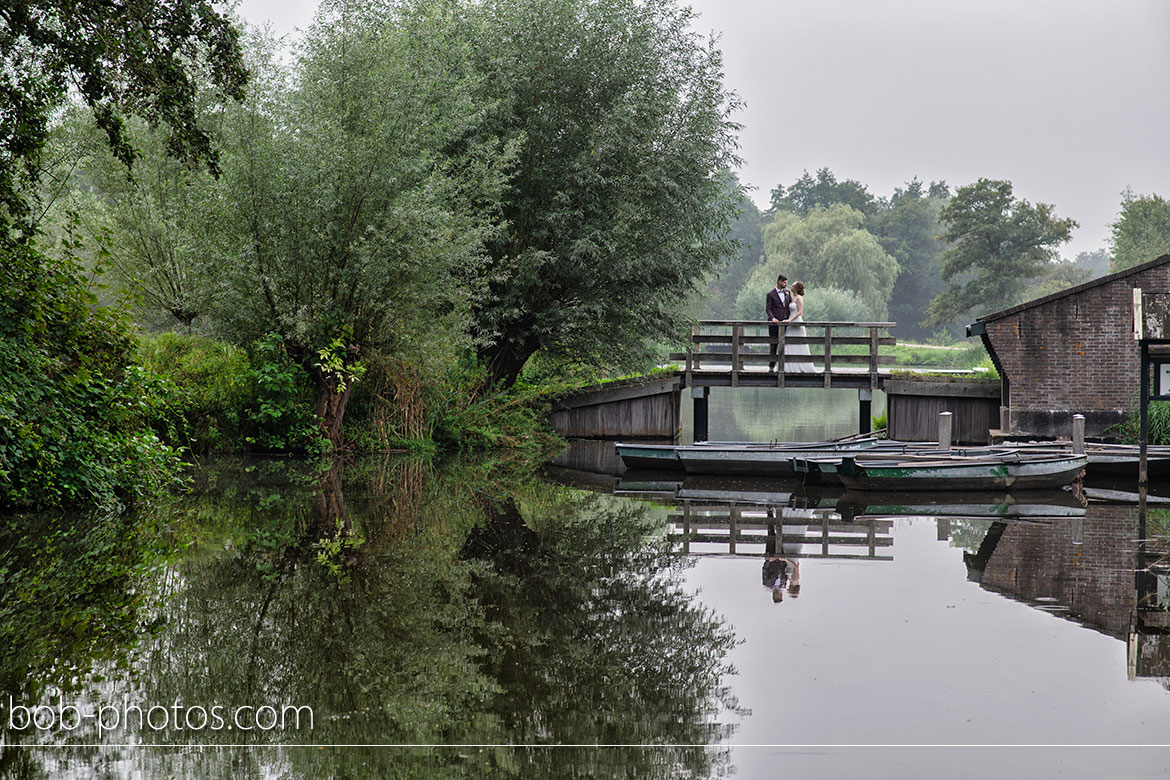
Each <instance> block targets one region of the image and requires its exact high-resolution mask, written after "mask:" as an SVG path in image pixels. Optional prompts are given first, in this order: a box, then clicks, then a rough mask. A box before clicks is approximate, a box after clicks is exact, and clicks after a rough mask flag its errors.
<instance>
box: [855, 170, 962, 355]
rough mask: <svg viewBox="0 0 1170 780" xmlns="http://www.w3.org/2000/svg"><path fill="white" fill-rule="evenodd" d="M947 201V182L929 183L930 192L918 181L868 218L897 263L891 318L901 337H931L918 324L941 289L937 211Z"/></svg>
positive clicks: (896, 192)
mask: <svg viewBox="0 0 1170 780" xmlns="http://www.w3.org/2000/svg"><path fill="white" fill-rule="evenodd" d="M949 197H950V193H949V192H948V190H947V185H946V183H945V182H931V184H930V187H929V189H927V188H925V187H924V186H923V184H922V182H921V181H919V180H918V179H917V178H915V179H912V180H911V181H909V182H907V183H906V186H905V188H901V187H899V188H897V189H895V190H894V194H893V197H891V198H890V200H889V202H888V203H885V204H883V207H882V208H880V209H879V210H878V211H877V212H876V213H874V214H873V215H872V216H871V217H870V218H869V221H868V226H869V229H870V232H872V233H873V234H874V235H875V236H876V237H877V240H878V242H879V243H880V244H881V245H882V248H883V249H885V250H886V252H887V253H889V255H890V256H891V257H893V258H894V259H895V260H897V261H898V266H899V269H900V270H899V272H898V278H897V280H896V281H895V282H894V288H893V291H892V292H891V294H890V315H889V316H890V319H892V320H894V321H895V322H897V323H898V327H897V329H896V331H895V332H896V333H897V334H898V335H900V336H903V337H906V336H910V337H924V336H928V335H930V332H929V330H927V329H925V328H923V327H922V326H921V325H920V324H919V323H920V322H921V321H922V319H923V317H924V316H925V313H926V306H927V304H928V303H929V302H930V301H931V299H933V298H934V297H935V296H936V295H938V294H939V293H940V292H942V289H943V283H942V279H941V278H940V276H939V272H940V270H941V268H942V251H943V248H944V244H943V242H942V241H940V240H939V235H940V234H941V233H942V227H941V226H940V225H939V222H938V212H939V210H940V209H941V208H942V207H943V204H944V203H946V201H947V199H949Z"/></svg>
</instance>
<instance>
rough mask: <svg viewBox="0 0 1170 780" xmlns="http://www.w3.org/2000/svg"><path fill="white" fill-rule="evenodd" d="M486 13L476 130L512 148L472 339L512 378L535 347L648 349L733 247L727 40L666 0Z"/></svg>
mask: <svg viewBox="0 0 1170 780" xmlns="http://www.w3.org/2000/svg"><path fill="white" fill-rule="evenodd" d="M477 16H479V19H480V25H481V26H480V27H479V28H478V31H477V34H476V35H475V38H474V40H473V51H472V56H473V61H474V63H475V67H476V70H477V72H479V73H481V74H483V75H484V81H483V84H482V88H481V89H480V90H479V94H478V100H479V102H480V104H481V105H483V106H486V107H488V110H486V111H485V113H484V115H483V121H482V122H481V123H480V125H479V129H478V132H479V134H481V135H483V136H485V137H495V138H500V139H504V140H505V141H507V142H508V143H510V144H512V145H513V146H514V147H515V149H516V158H515V164H514V166H513V167H512V169H511V176H510V178H509V182H508V187H507V188H506V189H505V190H504V192H503V193H502V199H501V201H500V204H499V205H500V214H499V216H500V220H499V223H498V224H499V225H501V227H502V229H501V230H500V232H499V233H498V234H497V235H496V236H494V237H493V238H492V240H490V241H489V242H488V244H487V252H488V262H487V265H486V267H485V268H484V275H485V278H486V281H487V289H486V290H484V291H483V293H481V294H478V295H476V296H474V305H473V319H472V322H471V334H472V337H473V341H474V343H475V345H476V349H477V351H478V355H479V357H480V359H481V360H482V362H484V364H485V365H487V366H489V367H490V370H491V372H492V377H493V379H494V380H496V381H502V382H504V383H505V384H510V383H511V382H513V381H514V380H515V378H516V377H517V376H519V373H520V371H521V369H522V368H523V366H524V364H525V363H526V362H527V360H528V358H529V357H531V355H533V354H534V353H535V352H536V351H537V350H545V351H547V352H549V353H550V354H554V355H557V356H561V357H565V358H569V359H573V360H578V361H581V362H591V363H595V364H597V365H600V366H615V365H616V366H629V365H634V364H638V363H641V362H643V361H645V360H647V359H648V358H649V357H650V353H651V345H652V343H653V341H654V340H665V339H666V338H669V337H670V336H671V335H675V334H677V332H678V331H679V329H680V327H682V323H681V320H682V316H683V314H684V312H683V311H682V307H681V306H680V305H679V301H680V298H685V296H686V295H687V294H688V292H690V291H691V290H692V288H693V286H694V285H695V284H696V283H697V282H701V280H702V279H703V278H704V277H705V276H706V275H707V274H708V273H709V272H710V271H711V270H712V269H713V268H714V267H715V266H716V264H717V263H718V262H719V261H720V260H721V259H723V258H725V257H727V256H728V255H729V254H731V253H732V252H733V250H734V248H733V247H732V246H731V244H730V242H729V241H728V239H727V234H728V231H729V228H730V227H731V223H732V221H733V220H734V218H735V210H736V202H735V201H736V199H734V198H732V197H731V196H730V195H729V193H728V188H727V182H726V176H725V174H724V172H725V170H727V169H730V168H733V167H734V163H735V161H736V158H735V155H734V147H735V141H734V131H735V129H736V126H735V125H734V124H733V123H732V122H731V121H730V119H729V118H728V117H729V114H730V112H731V110H732V109H733V108H734V107H735V104H736V101H735V100H734V98H733V97H732V96H731V95H730V94H728V93H727V92H726V90H725V89H724V87H723V83H722V66H721V62H720V55H719V52H718V50H717V49H716V48H715V46H714V44H713V42H708V41H704V40H702V39H701V38H700V37H699V36H697V35H696V34H695V33H694V32H693V31H692V22H693V12H691V11H690V10H689V9H683V8H679V7H678V6H676V5H674V4H673V3H641V2H634V1H633V0H495V2H489V3H483V4H481V5H479V6H478V7H477Z"/></svg>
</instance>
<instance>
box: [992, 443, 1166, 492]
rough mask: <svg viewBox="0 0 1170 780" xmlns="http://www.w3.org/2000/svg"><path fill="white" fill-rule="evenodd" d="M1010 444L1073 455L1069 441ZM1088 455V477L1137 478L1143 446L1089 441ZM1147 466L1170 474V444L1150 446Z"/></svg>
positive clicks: (1153, 473)
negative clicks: (1169, 445)
mask: <svg viewBox="0 0 1170 780" xmlns="http://www.w3.org/2000/svg"><path fill="white" fill-rule="evenodd" d="M1010 446H1012V447H1014V448H1016V449H1018V450H1020V451H1021V452H1034V453H1044V454H1065V455H1067V454H1071V453H1072V443H1071V442H1069V441H1067V440H1058V441H1055V442H1015V443H1012V444H1011V445H1010ZM1085 454H1086V455H1087V456H1088V457H1089V465H1088V467H1087V468H1086V470H1085V476H1086V477H1088V478H1089V479H1110V480H1132V481H1135V482H1136V481H1137V478H1138V465H1139V463H1140V461H1141V448H1140V447H1139V446H1138V445H1137V444H1104V443H1099V442H1086V443H1085ZM1146 469H1147V473H1148V474H1149V476H1150V478H1152V479H1164V478H1168V477H1170V447H1167V446H1159V445H1150V446H1149V447H1147V448H1146Z"/></svg>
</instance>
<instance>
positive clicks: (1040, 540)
mask: <svg viewBox="0 0 1170 780" xmlns="http://www.w3.org/2000/svg"><path fill="white" fill-rule="evenodd" d="M1137 517H1138V514H1137V508H1136V507H1133V506H1122V505H1106V504H1090V505H1089V507H1088V508H1087V510H1086V512H1085V516H1084V518H1073V519H1070V520H1053V521H1050V522H1044V523H1032V522H1016V523H992V525H991V527H990V528H989V529H988V531H987V535H986V537H985V538H984V540H983V544H982V545H981V547H980V549H979V551H978V553H976V554H975V555H969V556H966V559H967V567H968V573H969V575H970V576H971V577H972V579H975V580H977V581H978V582H979V584H980V585H981V586H982V587H984V588H986V589H987V590H992V591H995V592H997V593H1000V594H1002V595H1004V596H1007V597H1008V598H1012V599H1015V600H1017V601H1022V602H1025V603H1027V604H1030V605H1032V606H1034V607H1036V608H1037V609H1043V610H1045V611H1047V612H1052V613H1053V614H1057V615H1061V616H1062V617H1066V618H1068V619H1071V620H1075V621H1077V622H1079V623H1082V624H1084V625H1086V626H1089V627H1091V628H1094V629H1096V630H1098V631H1101V632H1103V633H1106V634H1109V635H1110V636H1113V637H1116V638H1118V639H1124V638H1125V637H1126V636H1127V634H1128V632H1129V628H1130V624H1131V622H1132V620H1133V614H1134V610H1135V607H1136V603H1137V598H1136V593H1135V591H1134V567H1135V564H1136V559H1137V541H1136V540H1137V527H1138V520H1137Z"/></svg>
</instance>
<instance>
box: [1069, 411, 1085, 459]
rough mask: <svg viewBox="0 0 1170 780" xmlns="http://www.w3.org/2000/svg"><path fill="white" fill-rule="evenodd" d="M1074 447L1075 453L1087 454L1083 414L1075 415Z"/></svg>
mask: <svg viewBox="0 0 1170 780" xmlns="http://www.w3.org/2000/svg"><path fill="white" fill-rule="evenodd" d="M1072 447H1073V455H1084V454H1085V416H1084V415H1083V414H1074V415H1073V430H1072Z"/></svg>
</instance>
